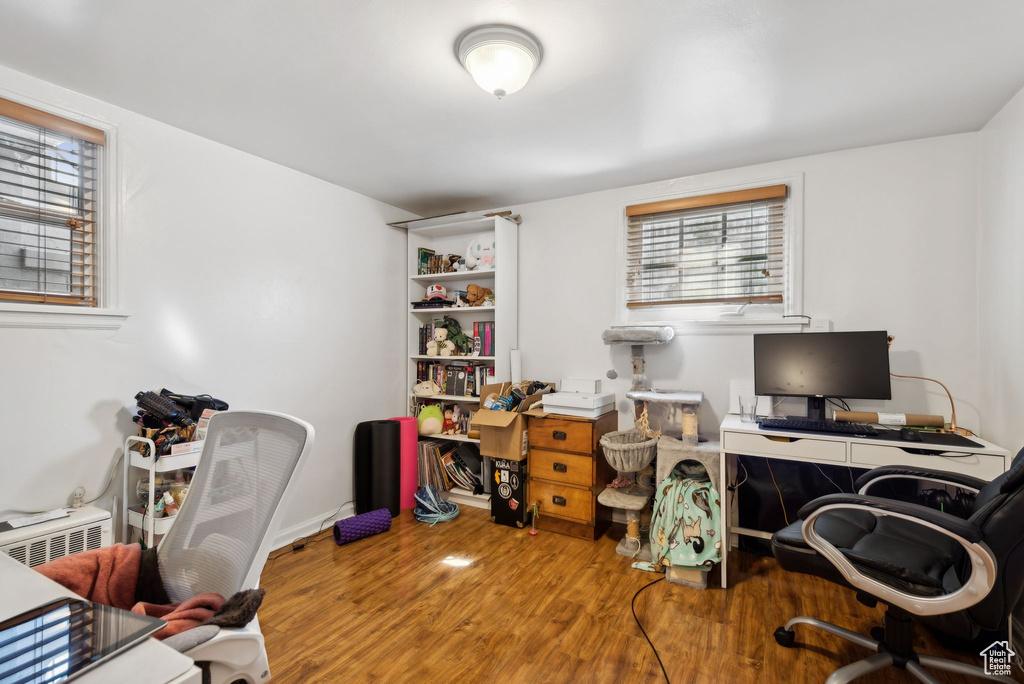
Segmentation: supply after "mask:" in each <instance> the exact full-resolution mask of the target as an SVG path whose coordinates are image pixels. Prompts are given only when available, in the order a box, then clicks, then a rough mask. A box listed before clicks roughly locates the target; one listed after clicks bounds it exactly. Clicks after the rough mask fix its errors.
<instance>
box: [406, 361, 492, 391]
mask: <svg viewBox="0 0 1024 684" xmlns="http://www.w3.org/2000/svg"><path fill="white" fill-rule="evenodd" d="M451 358H452V357H450V356H444V357H442V356H439V357H438V362H434V361H417V362H416V382H423V381H424V380H433V381H434V384H435V385H437V386H438V387H439V388H440V392H441V394H448V395H451V396H455V397H475V396H478V395H479V390H478V389H477V388H479V387H483V386H484V385H488V384H490V382H491V381H492V380H493V379H494V367H493V366H481V365H479V364H476V363H473V362H472V361H471V360H466V361H463V360H458V361H451V360H449V359H451ZM442 359H444V362H443V363H440V361H441V360H442Z"/></svg>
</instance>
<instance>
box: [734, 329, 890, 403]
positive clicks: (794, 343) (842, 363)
mask: <svg viewBox="0 0 1024 684" xmlns="http://www.w3.org/2000/svg"><path fill="white" fill-rule="evenodd" d="M754 393H755V394H760V395H770V396H776V397H845V398H848V399H891V398H892V390H891V388H890V386H889V345H888V333H887V332H886V331H884V330H874V331H870V332H837V333H792V334H790V333H785V334H780V335H754Z"/></svg>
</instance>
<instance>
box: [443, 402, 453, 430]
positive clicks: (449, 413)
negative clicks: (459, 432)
mask: <svg viewBox="0 0 1024 684" xmlns="http://www.w3.org/2000/svg"><path fill="white" fill-rule="evenodd" d="M454 416H455V409H453V408H450V407H449V408H446V409H445V410H444V422H443V423H442V424H441V433H442V434H445V435H454V434H455V421H454V420H453V417H454Z"/></svg>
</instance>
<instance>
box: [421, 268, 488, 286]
mask: <svg viewBox="0 0 1024 684" xmlns="http://www.w3.org/2000/svg"><path fill="white" fill-rule="evenodd" d="M494 273H495V270H494V269H493V268H490V269H487V270H485V271H455V272H454V273H426V274H424V275H414V276H410V278H409V279H410V280H414V281H417V282H421V283H424V282H425V283H432V282H434V281H438V280H440V281H444V280H494Z"/></svg>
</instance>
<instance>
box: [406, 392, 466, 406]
mask: <svg viewBox="0 0 1024 684" xmlns="http://www.w3.org/2000/svg"><path fill="white" fill-rule="evenodd" d="M411 396H412V397H413V399H417V400H420V401H457V402H460V403H463V404H479V403H480V397H460V396H459V395H457V394H431V395H429V396H416V395H415V394H413V395H411Z"/></svg>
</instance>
